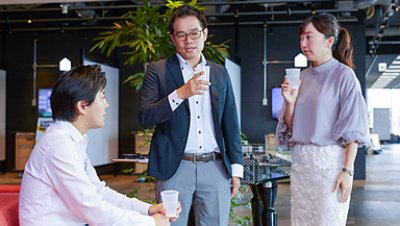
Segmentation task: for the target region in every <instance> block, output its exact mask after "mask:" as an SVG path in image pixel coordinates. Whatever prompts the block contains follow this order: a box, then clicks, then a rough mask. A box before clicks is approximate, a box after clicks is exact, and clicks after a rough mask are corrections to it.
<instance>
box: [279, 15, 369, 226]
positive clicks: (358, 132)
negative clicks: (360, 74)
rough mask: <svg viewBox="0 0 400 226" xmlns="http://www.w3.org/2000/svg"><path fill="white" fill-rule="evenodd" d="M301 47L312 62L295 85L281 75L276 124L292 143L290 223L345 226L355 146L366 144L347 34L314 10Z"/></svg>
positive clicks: (284, 139) (360, 98)
mask: <svg viewBox="0 0 400 226" xmlns="http://www.w3.org/2000/svg"><path fill="white" fill-rule="evenodd" d="M300 46H301V50H302V52H303V54H304V55H305V56H306V57H307V59H308V60H309V61H310V62H311V66H310V67H309V68H307V69H305V70H303V71H302V72H301V75H300V85H299V88H298V89H297V88H292V87H291V86H290V83H289V81H288V79H286V77H285V79H284V82H283V84H282V95H283V97H284V99H285V104H284V106H283V108H282V109H281V111H280V113H279V123H278V127H277V137H278V138H279V143H280V144H281V145H282V144H288V145H290V146H293V147H294V148H293V154H292V160H293V162H292V172H291V221H292V226H298V225H308V226H322V225H323V226H325V225H334V226H344V225H346V220H347V213H348V210H349V203H350V194H351V190H352V183H353V172H354V166H353V164H354V159H355V156H356V152H357V147H358V146H362V145H368V144H369V137H368V124H367V123H368V119H367V108H366V105H365V101H364V99H363V96H362V93H361V88H360V84H359V81H358V80H357V78H356V76H355V74H354V71H353V69H352V68H353V66H354V65H353V62H352V53H353V47H352V44H351V39H350V34H349V32H348V31H347V30H346V29H345V28H343V27H340V25H339V24H338V21H337V20H336V18H335V17H334V16H333V15H331V14H320V15H313V16H310V17H309V18H307V19H306V20H305V21H304V22H303V24H302V25H301V26H300Z"/></svg>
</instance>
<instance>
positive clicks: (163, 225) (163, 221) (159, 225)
mask: <svg viewBox="0 0 400 226" xmlns="http://www.w3.org/2000/svg"><path fill="white" fill-rule="evenodd" d="M151 217H152V218H154V221H155V222H156V226H169V225H171V224H170V223H169V218H168V217H166V216H164V215H161V214H159V213H157V214H154V215H151Z"/></svg>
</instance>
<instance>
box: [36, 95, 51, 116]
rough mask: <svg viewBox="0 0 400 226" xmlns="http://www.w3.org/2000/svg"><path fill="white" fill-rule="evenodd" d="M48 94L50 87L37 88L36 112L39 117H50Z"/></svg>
mask: <svg viewBox="0 0 400 226" xmlns="http://www.w3.org/2000/svg"><path fill="white" fill-rule="evenodd" d="M50 95H51V89H49V88H47V89H39V95H38V112H39V116H41V117H51V106H50Z"/></svg>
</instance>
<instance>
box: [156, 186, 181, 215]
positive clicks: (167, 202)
mask: <svg viewBox="0 0 400 226" xmlns="http://www.w3.org/2000/svg"><path fill="white" fill-rule="evenodd" d="M160 194H161V200H162V204H163V206H164V209H165V216H167V217H176V209H177V208H178V195H179V192H178V191H176V190H165V191H162V192H161V193H160Z"/></svg>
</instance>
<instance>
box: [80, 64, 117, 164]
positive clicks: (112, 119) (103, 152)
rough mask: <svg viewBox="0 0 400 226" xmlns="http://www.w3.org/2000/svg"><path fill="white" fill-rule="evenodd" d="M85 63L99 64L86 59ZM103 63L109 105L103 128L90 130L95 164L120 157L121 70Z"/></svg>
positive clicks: (91, 148) (91, 155)
mask: <svg viewBox="0 0 400 226" xmlns="http://www.w3.org/2000/svg"><path fill="white" fill-rule="evenodd" d="M83 64H84V65H92V64H99V63H96V62H93V61H89V60H84V62H83ZM99 65H101V69H102V71H103V72H105V74H106V78H107V85H106V90H105V91H106V92H105V93H106V99H107V101H108V103H109V105H110V106H109V107H108V108H107V109H106V119H105V123H104V127H103V128H99V129H92V130H90V131H89V132H88V136H89V143H88V147H87V152H88V156H89V159H90V160H91V162H92V164H93V165H94V166H99V165H104V164H107V163H111V159H113V158H118V116H119V110H118V109H119V86H120V83H119V70H118V69H117V68H113V67H110V66H107V65H102V64H99Z"/></svg>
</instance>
